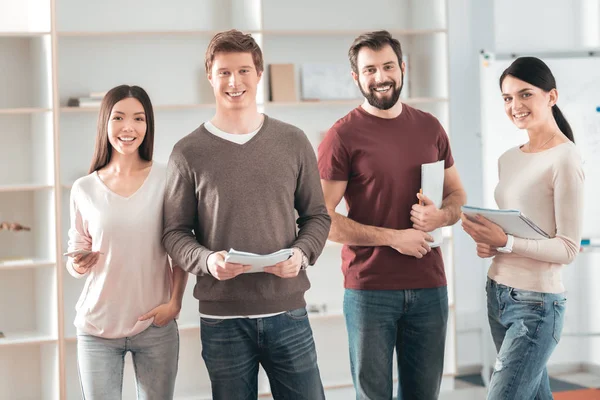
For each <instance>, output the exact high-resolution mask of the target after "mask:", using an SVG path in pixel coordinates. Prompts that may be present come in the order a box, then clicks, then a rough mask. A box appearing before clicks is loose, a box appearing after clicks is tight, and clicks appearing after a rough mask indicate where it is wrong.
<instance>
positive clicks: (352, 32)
mask: <svg viewBox="0 0 600 400" xmlns="http://www.w3.org/2000/svg"><path fill="white" fill-rule="evenodd" d="M380 29H381V28H372V29H360V30H358V29H347V30H333V29H331V30H329V29H323V30H292V29H290V30H283V29H278V30H263V31H258V32H257V33H262V34H263V35H265V36H358V35H360V34H363V33H365V32H368V31H375V30H380ZM387 31H388V32H390V34H392V36H409V35H411V36H412V35H433V34H437V33H447V32H448V30H447V29H388V30H387Z"/></svg>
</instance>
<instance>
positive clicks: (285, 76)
mask: <svg viewBox="0 0 600 400" xmlns="http://www.w3.org/2000/svg"><path fill="white" fill-rule="evenodd" d="M269 100H270V101H272V102H279V101H290V102H293V101H297V98H296V76H295V74H294V64H269Z"/></svg>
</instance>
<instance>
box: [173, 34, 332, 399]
mask: <svg viewBox="0 0 600 400" xmlns="http://www.w3.org/2000/svg"><path fill="white" fill-rule="evenodd" d="M205 66H206V72H207V74H208V79H209V81H210V83H211V85H212V87H213V90H214V94H215V98H216V114H215V116H214V117H213V119H212V120H211V121H209V122H206V123H204V124H202V125H201V126H200V127H199V128H198V129H196V130H195V131H194V132H192V133H191V134H189V135H188V136H186V137H184V138H183V139H181V140H180V141H179V142H178V143H177V144H176V145H175V147H174V149H173V152H172V154H171V157H170V159H169V165H168V179H167V188H166V194H165V204H164V218H165V220H164V235H163V242H164V245H165V247H166V249H167V252H168V253H169V255H170V256H171V257H172V258H173V260H174V262H175V263H177V265H179V266H180V267H181V268H183V269H184V270H186V271H188V272H190V273H193V274H195V275H197V282H196V286H195V288H194V297H196V298H197V299H198V300H199V304H200V316H201V340H202V357H203V358H204V361H205V363H206V366H207V369H208V373H209V375H210V379H211V384H212V393H213V399H216V400H218V399H227V400H232V399H250V398H256V397H257V392H258V383H257V375H258V368H259V364H261V365H262V366H263V368H264V369H265V371H266V372H267V375H268V377H269V381H270V384H271V392H272V394H273V396H274V398H275V399H307V400H308V399H310V400H318V399H323V398H324V394H323V386H322V383H321V378H320V375H319V369H318V367H317V356H316V350H315V345H314V341H313V337H312V331H311V328H310V324H309V321H308V316H307V312H306V309H305V306H306V303H305V301H304V293H305V291H306V290H307V289H308V288H309V287H310V283H309V281H308V278H307V276H306V271H305V268H306V267H307V266H308V265H309V264H314V263H315V261H316V260H317V257H318V256H319V254H320V253H321V251H322V249H323V247H324V245H325V242H326V240H327V235H328V233H329V226H330V224H331V219H330V217H329V215H328V213H327V209H326V207H325V203H324V199H323V193H322V189H321V186H320V180H319V173H318V170H317V162H316V156H315V153H314V150H313V148H312V146H311V145H310V143H309V141H308V139H307V138H306V136H305V134H304V133H303V132H302V131H301V130H300V129H298V128H296V127H294V126H292V125H288V124H286V123H284V122H281V121H278V120H276V119H273V118H269V117H268V116H267V115H263V114H260V113H259V112H258V110H257V105H256V89H257V86H258V83H259V81H260V78H261V76H262V72H263V59H262V52H261V50H260V48H259V47H258V45H257V44H256V42H255V41H254V39H253V38H252V37H251V36H250V35H245V34H243V33H241V32H239V31H236V30H232V31H227V32H221V33H218V34H217V35H215V36H214V37H213V39H212V40H211V42H210V44H209V46H208V49H207V52H206V65H205ZM294 210H296V211H297V212H298V219H297V220H296V216H295V213H294ZM290 247H291V248H292V249H293V256H292V257H291V258H290V259H288V260H286V261H284V262H281V263H279V264H276V265H274V266H270V267H266V268H264V273H245V272H247V271H248V270H249V268H250V266H247V265H240V264H231V263H227V262H225V255H226V250H227V249H230V248H234V249H236V250H241V251H246V252H251V253H257V254H268V253H272V252H275V251H277V250H280V249H283V248H290Z"/></svg>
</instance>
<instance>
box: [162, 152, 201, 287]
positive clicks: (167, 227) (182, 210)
mask: <svg viewBox="0 0 600 400" xmlns="http://www.w3.org/2000/svg"><path fill="white" fill-rule="evenodd" d="M180 164H183V165H184V167H180ZM185 165H187V163H185V160H184V159H183V156H182V155H181V154H180V153H179V152H178V151H177V149H174V150H173V153H172V154H171V157H170V159H169V163H168V165H167V183H166V187H165V198H164V204H163V216H164V217H163V218H164V228H163V237H162V240H163V244H164V246H165V249H166V250H167V253H168V254H169V256H171V258H172V259H173V261H174V264H176V265H178V266H179V267H180V268H181V269H183V270H184V271H187V272H189V273H192V274H194V275H203V274H208V273H209V272H208V266H207V259H208V256H209V255H210V254H211V253H213V252H212V251H210V250H209V249H207V248H206V247H204V246H202V245H200V244H199V243H198V241H197V240H196V237H195V236H194V233H193V230H194V228H195V224H196V223H197V222H198V200H197V197H196V188H195V186H194V184H193V183H192V182H193V180H192V177H191V176H189V173H186V172H185V171H186V169H185Z"/></svg>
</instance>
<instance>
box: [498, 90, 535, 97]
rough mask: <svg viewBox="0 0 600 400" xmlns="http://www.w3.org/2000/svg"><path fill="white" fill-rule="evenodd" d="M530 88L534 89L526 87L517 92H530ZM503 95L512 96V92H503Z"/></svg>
mask: <svg viewBox="0 0 600 400" xmlns="http://www.w3.org/2000/svg"><path fill="white" fill-rule="evenodd" d="M530 90H533V89H531V88H525V89H521V90H519V91H518V92H517V94H519V93H523V92H528V91H530ZM502 96H510V94H508V93H502Z"/></svg>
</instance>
